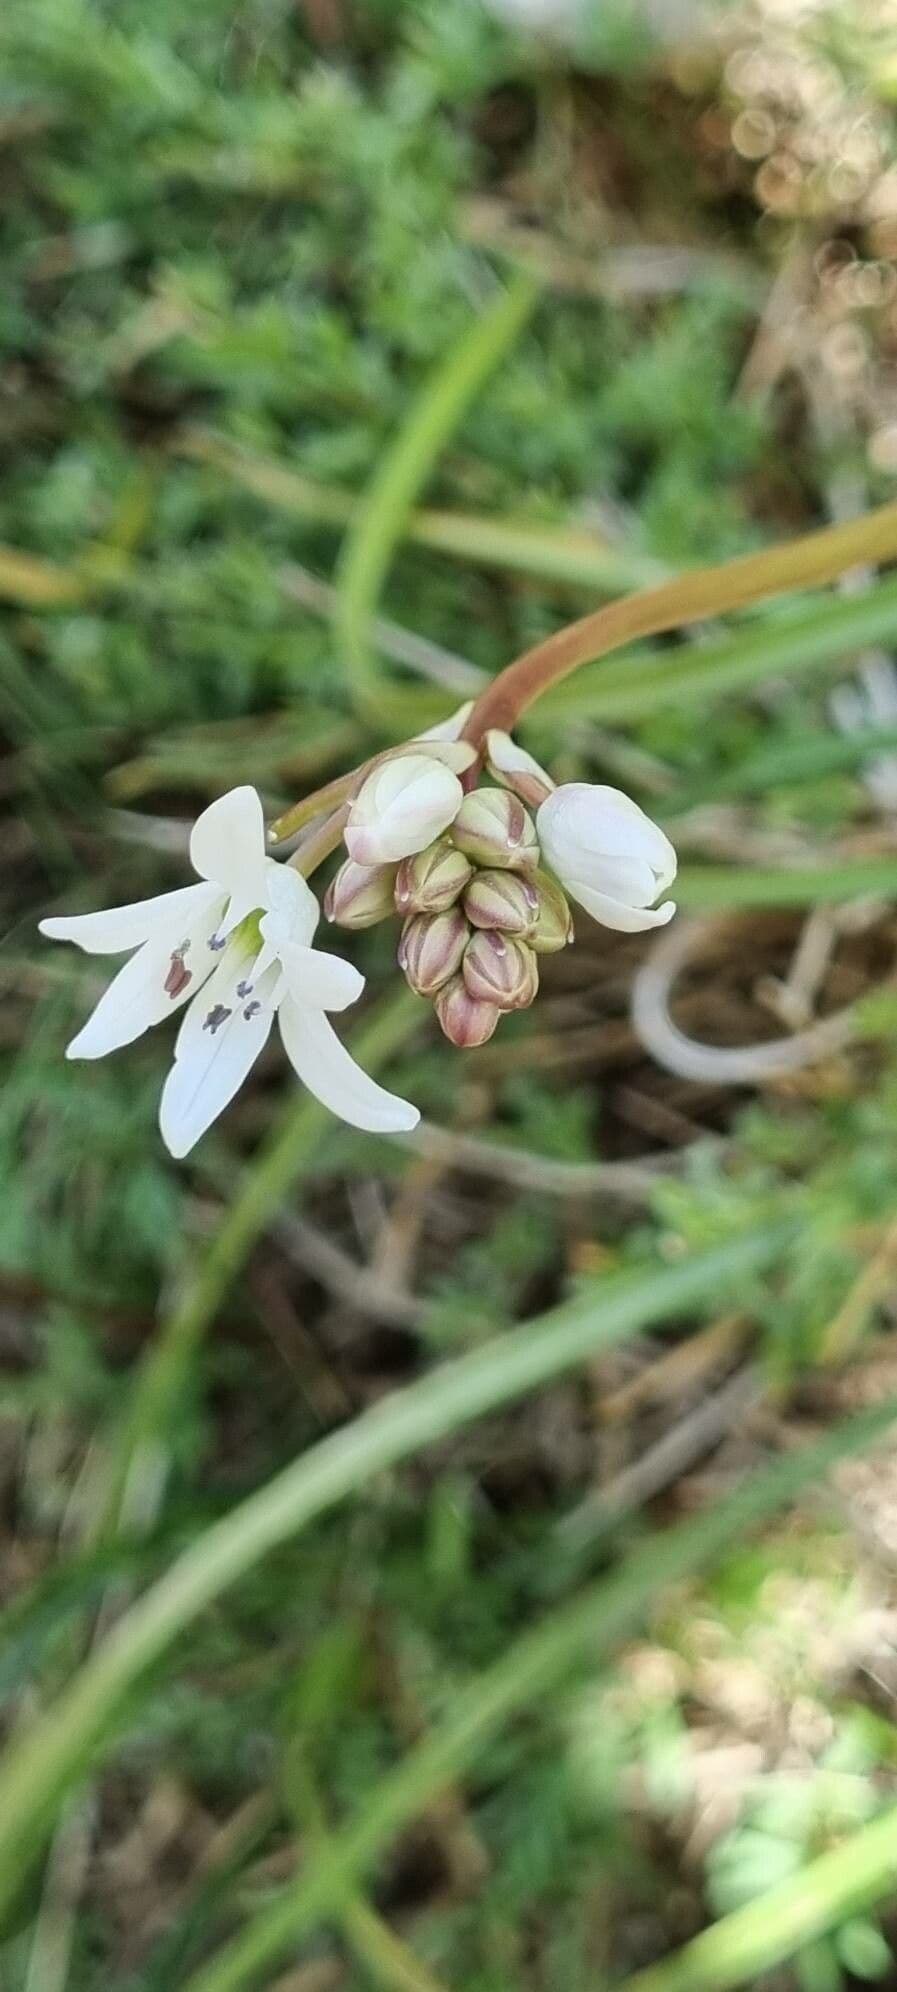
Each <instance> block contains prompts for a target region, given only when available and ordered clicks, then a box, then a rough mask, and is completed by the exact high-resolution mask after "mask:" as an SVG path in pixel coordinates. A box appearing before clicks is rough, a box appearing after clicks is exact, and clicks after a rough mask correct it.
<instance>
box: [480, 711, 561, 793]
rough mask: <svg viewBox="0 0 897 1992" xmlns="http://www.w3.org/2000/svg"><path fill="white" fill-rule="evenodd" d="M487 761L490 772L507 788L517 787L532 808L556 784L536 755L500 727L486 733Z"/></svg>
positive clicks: (515, 788)
mask: <svg viewBox="0 0 897 1992" xmlns="http://www.w3.org/2000/svg"><path fill="white" fill-rule="evenodd" d="M486 765H487V767H488V769H489V773H490V775H494V776H495V779H496V781H497V782H501V783H502V786H503V787H504V788H509V789H513V791H514V794H515V795H519V797H520V800H521V802H525V803H526V805H527V807H528V808H529V809H538V807H539V804H540V803H541V802H544V801H545V798H546V796H548V795H550V794H551V791H552V789H553V788H554V783H553V781H552V779H551V776H550V775H549V774H547V773H546V771H545V769H544V768H543V767H542V766H541V765H540V763H539V762H538V761H537V760H536V759H535V758H534V756H533V755H532V754H528V753H527V751H526V748H525V747H519V746H518V744H517V742H516V740H512V738H511V735H510V733H502V732H500V730H499V729H498V728H497V727H493V728H492V730H491V732H490V733H487V735H486Z"/></svg>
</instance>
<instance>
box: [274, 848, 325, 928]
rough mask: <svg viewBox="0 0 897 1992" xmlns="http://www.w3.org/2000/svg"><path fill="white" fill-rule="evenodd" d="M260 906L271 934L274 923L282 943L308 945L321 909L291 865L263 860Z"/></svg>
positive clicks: (309, 887) (305, 883)
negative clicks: (264, 910) (261, 901)
mask: <svg viewBox="0 0 897 1992" xmlns="http://www.w3.org/2000/svg"><path fill="white" fill-rule="evenodd" d="M263 904H264V905H265V906H266V907H267V909H268V914H269V922H270V926H271V931H272V932H273V931H274V925H273V923H274V922H276V926H277V932H278V933H279V934H282V935H283V938H284V940H287V941H297V942H298V943H299V945H300V946H301V947H310V946H311V942H312V939H313V937H314V932H315V929H316V927H317V925H318V921H319V920H320V918H321V909H320V907H319V905H318V902H317V900H316V898H315V895H314V893H313V892H312V889H311V886H310V885H309V883H308V880H307V879H305V878H303V876H302V873H301V872H298V871H297V870H296V868H295V866H294V865H290V864H281V863H279V862H278V860H277V858H266V859H265V898H264V901H263Z"/></svg>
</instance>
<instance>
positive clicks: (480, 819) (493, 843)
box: [452, 788, 539, 871]
mask: <svg viewBox="0 0 897 1992" xmlns="http://www.w3.org/2000/svg"><path fill="white" fill-rule="evenodd" d="M452 842H453V843H454V844H456V845H457V847H458V849H459V851H463V852H464V855H465V857H466V858H472V860H473V862H474V864H475V865H488V866H489V867H490V868H495V869H496V870H499V871H532V870H533V868H534V867H535V866H536V865H537V864H538V862H539V845H538V842H537V840H536V826H535V824H534V822H533V819H532V817H531V816H530V815H529V813H528V812H527V810H525V809H524V807H523V804H522V802H521V801H520V798H519V796H516V795H512V794H511V792H510V790H509V789H499V788H481V789H474V790H473V791H472V793H471V794H470V795H466V796H465V797H464V801H463V802H462V804H461V807H460V809H459V811H458V814H457V816H456V817H455V820H454V823H453V824H452Z"/></svg>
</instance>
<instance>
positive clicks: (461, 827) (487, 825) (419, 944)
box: [324, 706, 676, 1049]
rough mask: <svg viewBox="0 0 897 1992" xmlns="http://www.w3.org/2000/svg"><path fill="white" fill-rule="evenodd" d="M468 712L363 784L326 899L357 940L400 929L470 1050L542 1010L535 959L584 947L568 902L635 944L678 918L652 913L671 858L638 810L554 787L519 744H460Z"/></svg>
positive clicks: (668, 906)
mask: <svg viewBox="0 0 897 1992" xmlns="http://www.w3.org/2000/svg"><path fill="white" fill-rule="evenodd" d="M469 711H470V708H469V707H468V706H464V707H462V708H461V710H460V712H458V713H456V714H455V715H454V717H453V719H452V720H450V721H447V722H446V723H445V724H444V725H443V726H442V727H441V728H440V729H439V730H438V736H437V738H436V739H435V740H434V739H433V738H432V737H431V736H423V737H421V738H420V739H418V740H415V741H410V742H409V743H408V745H407V747H406V748H403V749H402V750H400V751H399V752H398V753H397V754H395V755H392V756H388V757H385V758H383V759H381V760H380V761H379V762H378V763H377V765H376V766H375V767H373V768H372V769H371V771H370V773H368V774H367V775H366V776H365V778H364V780H363V781H362V782H361V784H360V786H358V787H357V789H356V791H355V793H354V795H353V797H352V800H351V803H350V805H349V809H348V814H347V817H346V821H345V829H344V837H345V844H346V849H347V851H348V853H349V855H348V857H347V858H346V860H345V862H344V863H343V864H342V866H341V867H340V869H339V871H338V872H337V874H336V877H335V878H334V879H333V881H332V883H331V885H330V888H329V891H328V893H327V896H326V898H325V901H324V911H325V913H326V915H327V917H328V919H330V920H332V921H335V922H336V923H337V924H338V925H341V926H345V927H350V928H351V927H368V926H372V925H373V924H374V923H375V922H376V921H378V920H382V919H385V918H386V917H387V916H388V915H389V914H391V913H392V912H393V911H395V912H397V913H399V914H401V915H402V916H403V920H404V925H403V927H402V933H401V938H400V941H399V950H398V960H399V966H400V967H401V968H402V969H403V971H404V974H405V977H406V979H407V981H408V982H409V983H410V985H411V987H412V989H415V990H416V991H417V992H418V994H419V995H422V996H426V997H428V998H429V999H430V1000H431V1001H432V1002H433V1004H434V1007H435V1011H436V1016H437V1018H438V1020H439V1023H440V1025H441V1028H442V1030H443V1031H444V1033H445V1035H446V1037H448V1038H449V1039H450V1040H451V1042H452V1043H453V1044H455V1045H458V1046H461V1047H463V1048H465V1049H470V1048H472V1047H473V1046H474V1045H479V1044H485V1043H486V1041H487V1039H488V1038H490V1037H491V1036H492V1033H493V1031H494V1030H495V1029H496V1027H497V1025H498V1023H499V1021H500V1019H501V1017H502V1016H503V1015H504V1014H505V1013H506V1012H508V1011H512V1010H521V1009H526V1008H528V1006H529V1005H530V1004H531V1003H532V1002H533V1001H534V998H535V996H536V994H537V993H538V988H539V958H540V956H542V955H545V954H554V953H555V952H556V951H557V950H559V949H560V948H563V947H566V945H567V943H568V942H569V941H571V940H572V939H573V920H572V915H571V910H570V903H569V902H570V900H571V899H572V900H575V901H576V902H577V904H578V905H580V906H582V907H583V908H584V909H585V911H586V912H588V913H590V914H591V915H592V917H593V919H595V920H597V921H599V922H600V923H601V925H602V926H605V927H611V928H614V929H616V931H617V932H619V933H628V934H631V933H638V932H641V931H642V930H643V929H645V928H648V927H659V926H663V925H665V923H666V922H667V920H669V919H671V918H672V915H673V913H674V911H675V907H674V905H673V903H672V901H671V900H666V901H665V902H664V903H663V904H662V905H660V906H658V905H657V904H656V901H657V899H658V897H659V896H660V894H661V893H663V892H665V891H666V890H667V888H668V887H669V886H670V885H671V883H672V881H673V879H674V877H675V875H676V854H675V851H674V850H673V847H672V844H671V843H670V841H669V839H668V838H667V837H666V836H664V833H663V831H662V830H660V829H658V827H657V825H656V824H655V823H652V822H651V820H650V818H649V817H647V816H646V815H645V814H644V811H643V810H641V809H640V808H639V807H638V804H637V803H635V802H633V801H632V800H631V799H630V797H629V796H627V795H624V794H623V793H622V792H621V791H620V790H619V789H613V788H606V787H603V786H599V785H595V784H591V783H588V782H568V783H565V784H562V785H561V786H560V787H557V786H556V785H555V783H554V782H553V781H552V779H551V776H550V775H549V774H547V773H546V770H545V769H544V768H543V767H541V766H540V764H539V762H538V761H536V760H535V759H534V758H533V756H532V754H529V753H527V751H526V749H525V748H523V747H520V746H519V745H518V743H517V742H516V741H515V740H513V739H512V738H511V736H510V734H508V733H503V732H498V731H491V732H488V733H487V734H486V737H485V740H484V742H483V746H482V750H480V751H475V750H473V749H472V748H470V747H469V746H468V745H467V743H465V742H464V741H463V740H461V739H460V737H459V736H460V735H461V734H462V733H463V730H464V726H465V723H466V721H467V718H468V714H469ZM453 741H454V742H455V755H454V756H453V755H452V753H451V746H452V742H453ZM459 747H460V748H461V749H462V750H463V752H464V756H465V758H464V759H459V758H457V749H458V748H459ZM481 771H482V772H484V773H485V775H486V777H487V779H486V781H485V782H484V783H483V784H480V783H479V774H480V772H481ZM489 777H491V780H490V779H488V778H489Z"/></svg>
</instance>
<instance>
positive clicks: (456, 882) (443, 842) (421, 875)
mask: <svg viewBox="0 0 897 1992" xmlns="http://www.w3.org/2000/svg"><path fill="white" fill-rule="evenodd" d="M472 872H473V866H472V865H471V864H470V862H469V860H468V859H467V858H465V856H464V853H463V851H456V850H455V847H454V844H452V843H451V842H450V841H449V839H448V837H439V838H437V840H436V843H435V844H428V845H427V848H426V850H425V851H418V854H417V856H416V857H414V858H404V859H403V860H402V863H401V864H400V866H399V869H398V871H397V873H396V906H397V908H398V911H399V912H400V913H445V912H447V911H448V908H449V907H450V906H454V904H455V900H456V899H460V896H461V894H462V892H463V891H464V887H465V885H466V884H467V881H468V879H469V878H470V877H471V875H472Z"/></svg>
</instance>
